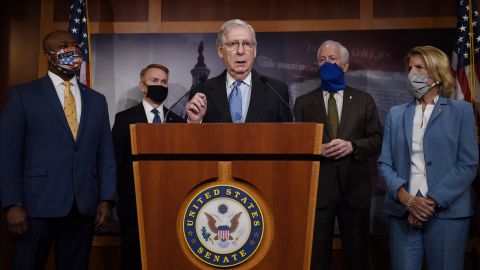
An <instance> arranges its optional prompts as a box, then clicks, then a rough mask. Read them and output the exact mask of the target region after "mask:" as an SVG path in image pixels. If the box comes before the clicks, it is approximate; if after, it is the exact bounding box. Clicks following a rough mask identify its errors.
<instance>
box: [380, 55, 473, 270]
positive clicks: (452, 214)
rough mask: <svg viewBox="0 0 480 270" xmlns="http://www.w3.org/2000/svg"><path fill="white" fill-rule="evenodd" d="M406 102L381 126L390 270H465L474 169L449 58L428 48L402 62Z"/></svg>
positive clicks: (467, 116) (467, 120)
mask: <svg viewBox="0 0 480 270" xmlns="http://www.w3.org/2000/svg"><path fill="white" fill-rule="evenodd" d="M405 66H406V69H407V72H408V79H407V89H408V91H409V92H410V94H412V95H413V96H414V98H413V99H412V101H411V102H409V103H406V104H402V105H399V106H395V107H393V108H392V109H391V110H390V113H389V114H388V116H387V119H386V121H385V130H384V136H383V144H382V151H381V155H380V158H379V160H378V171H379V173H380V176H381V178H382V179H383V181H384V182H385V186H386V189H387V194H386V196H385V206H384V210H385V212H386V213H387V214H388V215H389V216H390V246H391V249H390V250H391V256H392V265H393V269H395V270H397V269H404V270H416V269H421V267H422V262H423V258H424V256H425V258H426V261H427V265H428V269H434V270H438V269H445V270H455V269H463V261H464V254H465V246H466V244H467V240H468V230H469V227H470V216H471V215H472V205H471V201H470V193H469V187H470V184H471V183H472V181H473V179H474V177H475V175H476V172H477V165H478V146H477V145H478V143H477V136H476V130H475V117H474V114H473V110H472V106H471V105H470V104H469V103H467V102H465V101H460V100H453V99H450V98H448V97H450V96H451V93H452V90H453V88H454V85H455V80H454V78H453V76H452V73H451V70H450V64H449V60H448V57H447V56H446V55H445V53H443V52H442V51H440V50H439V49H437V48H435V47H431V46H419V47H415V48H413V49H412V50H411V51H410V52H409V53H408V54H407V57H406V61H405Z"/></svg>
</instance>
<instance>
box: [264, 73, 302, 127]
mask: <svg viewBox="0 0 480 270" xmlns="http://www.w3.org/2000/svg"><path fill="white" fill-rule="evenodd" d="M260 81H261V82H262V83H263V84H265V85H266V86H268V88H270V89H271V90H272V91H273V92H274V93H275V94H276V95H277V97H278V99H280V101H281V102H282V103H283V105H285V106H287V108H288V111H289V112H290V115H291V116H292V120H293V122H295V115H294V114H293V110H292V108H290V104H288V102H287V101H286V100H285V99H283V97H282V96H281V95H280V94H279V93H278V91H277V90H275V88H273V86H272V85H271V84H270V83H269V82H268V78H267V77H265V76H263V75H262V76H260Z"/></svg>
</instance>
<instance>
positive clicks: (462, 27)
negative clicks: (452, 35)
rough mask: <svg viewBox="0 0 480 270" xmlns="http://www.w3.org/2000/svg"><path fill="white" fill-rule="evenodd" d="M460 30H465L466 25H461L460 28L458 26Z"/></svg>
mask: <svg viewBox="0 0 480 270" xmlns="http://www.w3.org/2000/svg"><path fill="white" fill-rule="evenodd" d="M458 29H459V30H460V31H462V32H465V30H466V29H467V27H465V25H462V26H460V28H458Z"/></svg>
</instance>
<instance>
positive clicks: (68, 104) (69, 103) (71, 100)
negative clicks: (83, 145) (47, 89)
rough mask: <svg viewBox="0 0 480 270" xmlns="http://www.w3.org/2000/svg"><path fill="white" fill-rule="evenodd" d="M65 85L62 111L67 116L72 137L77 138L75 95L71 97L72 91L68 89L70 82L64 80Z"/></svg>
mask: <svg viewBox="0 0 480 270" xmlns="http://www.w3.org/2000/svg"><path fill="white" fill-rule="evenodd" d="M63 85H64V86H65V99H64V107H63V111H64V112H65V117H66V118H67V122H68V126H69V127H70V130H71V131H72V135H73V138H74V139H75V140H77V133H78V123H77V108H76V105H75V97H73V94H72V91H70V82H67V81H64V82H63Z"/></svg>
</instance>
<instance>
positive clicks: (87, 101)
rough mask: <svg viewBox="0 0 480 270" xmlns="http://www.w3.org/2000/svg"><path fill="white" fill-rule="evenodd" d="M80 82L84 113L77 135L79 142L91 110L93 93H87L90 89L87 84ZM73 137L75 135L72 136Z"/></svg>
mask: <svg viewBox="0 0 480 270" xmlns="http://www.w3.org/2000/svg"><path fill="white" fill-rule="evenodd" d="M77 84H78V90H79V91H80V96H81V99H82V108H81V110H82V115H81V117H80V124H79V125H78V136H77V142H78V141H79V140H80V139H81V137H82V133H83V130H84V129H85V123H86V122H87V121H88V120H87V119H88V112H89V111H90V110H89V109H88V108H89V106H90V104H91V103H92V102H91V100H90V99H91V95H90V94H91V93H87V91H90V90H88V89H87V88H86V87H85V85H83V84H81V83H80V82H77ZM70 133H71V132H70ZM72 138H73V136H72Z"/></svg>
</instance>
